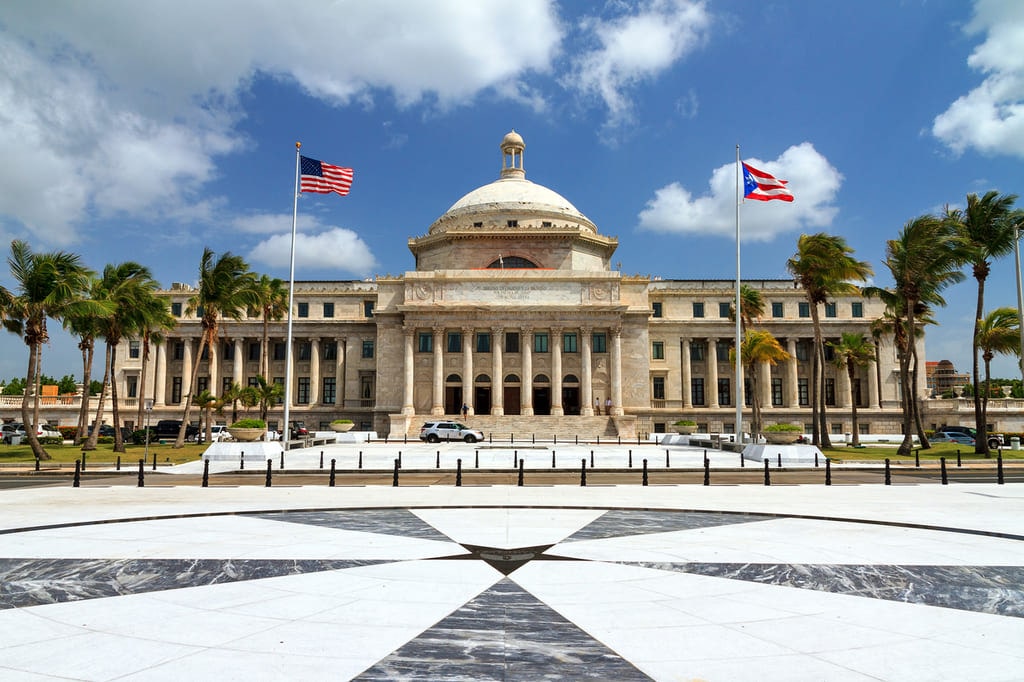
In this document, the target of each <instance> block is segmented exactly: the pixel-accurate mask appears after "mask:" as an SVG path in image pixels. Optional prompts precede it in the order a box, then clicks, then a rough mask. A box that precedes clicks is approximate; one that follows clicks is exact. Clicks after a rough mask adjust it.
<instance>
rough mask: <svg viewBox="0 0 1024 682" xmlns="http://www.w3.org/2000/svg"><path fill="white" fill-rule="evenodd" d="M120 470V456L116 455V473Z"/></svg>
mask: <svg viewBox="0 0 1024 682" xmlns="http://www.w3.org/2000/svg"><path fill="white" fill-rule="evenodd" d="M120 470H121V455H118V456H117V471H120ZM36 471H39V469H36Z"/></svg>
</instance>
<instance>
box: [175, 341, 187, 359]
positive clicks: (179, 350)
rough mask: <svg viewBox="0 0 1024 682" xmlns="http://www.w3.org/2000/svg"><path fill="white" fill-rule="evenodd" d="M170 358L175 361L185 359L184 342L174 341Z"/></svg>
mask: <svg viewBox="0 0 1024 682" xmlns="http://www.w3.org/2000/svg"><path fill="white" fill-rule="evenodd" d="M172 357H173V358H174V359H175V360H184V359H185V342H184V341H175V342H174V351H173V356H172Z"/></svg>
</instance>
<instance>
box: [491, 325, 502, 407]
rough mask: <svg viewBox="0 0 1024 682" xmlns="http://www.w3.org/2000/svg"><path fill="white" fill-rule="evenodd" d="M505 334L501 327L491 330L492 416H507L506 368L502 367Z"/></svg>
mask: <svg viewBox="0 0 1024 682" xmlns="http://www.w3.org/2000/svg"><path fill="white" fill-rule="evenodd" d="M504 339H505V332H504V331H503V330H502V328H501V327H492V328H491V375H492V376H491V414H493V415H496V416H501V415H503V414H505V368H504V367H503V366H502V355H501V352H502V350H504V349H503V348H502V347H501V344H502V343H503V342H504Z"/></svg>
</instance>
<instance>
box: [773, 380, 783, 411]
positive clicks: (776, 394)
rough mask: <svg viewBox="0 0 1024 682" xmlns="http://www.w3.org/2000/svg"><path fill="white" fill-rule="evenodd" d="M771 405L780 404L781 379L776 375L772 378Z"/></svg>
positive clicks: (778, 405)
mask: <svg viewBox="0 0 1024 682" xmlns="http://www.w3.org/2000/svg"><path fill="white" fill-rule="evenodd" d="M772 405H774V406H775V407H781V406H782V379H780V378H776V377H773V378H772Z"/></svg>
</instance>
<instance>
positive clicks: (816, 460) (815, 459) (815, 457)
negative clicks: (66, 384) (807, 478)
mask: <svg viewBox="0 0 1024 682" xmlns="http://www.w3.org/2000/svg"><path fill="white" fill-rule="evenodd" d="M814 468H815V469H817V468H818V453H817V452H815V453H814Z"/></svg>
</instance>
